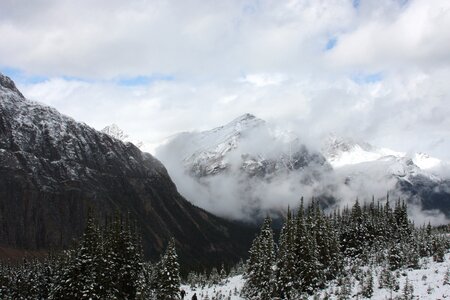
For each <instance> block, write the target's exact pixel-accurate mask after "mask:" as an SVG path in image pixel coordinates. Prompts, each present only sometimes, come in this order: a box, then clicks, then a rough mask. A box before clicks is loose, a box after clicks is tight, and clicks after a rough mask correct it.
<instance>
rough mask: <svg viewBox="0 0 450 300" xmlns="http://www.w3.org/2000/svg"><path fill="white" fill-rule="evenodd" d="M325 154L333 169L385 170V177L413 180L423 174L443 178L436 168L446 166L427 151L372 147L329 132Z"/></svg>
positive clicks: (430, 177) (434, 179)
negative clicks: (437, 173) (410, 153)
mask: <svg viewBox="0 0 450 300" xmlns="http://www.w3.org/2000/svg"><path fill="white" fill-rule="evenodd" d="M322 153H323V154H324V156H325V157H326V158H327V161H328V162H329V163H330V164H331V165H332V166H333V168H334V169H336V170H337V169H341V168H345V169H347V170H354V171H355V172H362V171H364V172H367V173H373V172H376V171H378V172H382V173H384V174H383V175H385V176H391V175H392V176H395V177H397V178H399V179H402V180H406V181H410V180H412V178H414V177H417V176H422V177H425V178H428V179H430V180H432V181H440V180H441V178H439V176H438V175H436V174H435V173H433V169H435V168H438V167H440V166H444V165H445V162H443V161H441V160H439V159H437V158H434V157H430V156H429V155H427V154H425V153H414V154H413V155H408V154H407V153H405V152H398V151H394V150H391V149H388V148H380V147H376V146H373V145H371V144H369V143H367V142H357V141H355V140H353V139H350V138H341V137H337V136H335V135H330V136H328V137H327V138H326V139H325V142H324V145H323V146H322Z"/></svg>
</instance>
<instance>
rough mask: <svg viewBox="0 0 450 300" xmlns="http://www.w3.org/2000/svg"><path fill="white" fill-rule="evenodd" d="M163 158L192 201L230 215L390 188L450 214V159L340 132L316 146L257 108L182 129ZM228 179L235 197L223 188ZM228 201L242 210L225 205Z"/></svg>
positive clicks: (382, 193) (161, 154)
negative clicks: (215, 123)
mask: <svg viewBox="0 0 450 300" xmlns="http://www.w3.org/2000/svg"><path fill="white" fill-rule="evenodd" d="M156 156H157V157H158V158H160V159H161V161H162V162H163V163H165V164H166V165H167V166H168V170H169V173H170V174H171V175H172V176H173V178H174V180H175V183H176V184H177V185H178V187H179V189H180V192H181V193H182V194H183V195H185V196H186V197H187V199H189V200H190V201H192V202H193V203H196V204H197V205H199V206H201V207H204V208H205V209H207V210H210V211H213V212H214V213H217V214H221V215H223V216H227V217H230V218H237V219H241V218H243V219H248V218H254V217H255V216H257V215H260V216H261V215H264V214H266V213H268V212H269V213H270V212H276V211H280V210H284V209H286V207H287V205H288V204H290V205H291V206H292V205H296V204H298V199H299V197H300V196H305V197H313V196H315V197H318V198H319V199H322V201H324V204H325V205H332V204H334V203H336V204H339V203H341V202H342V201H343V200H345V201H347V202H348V201H353V200H354V199H355V198H356V197H358V196H359V197H366V198H368V199H370V198H371V197H372V195H375V197H381V196H385V195H386V193H387V192H390V193H391V194H392V195H393V196H395V197H397V196H398V197H402V198H403V199H404V198H407V199H408V200H409V202H410V203H412V204H413V205H416V206H419V208H420V209H425V210H433V209H437V210H439V211H441V212H442V213H444V214H445V215H446V216H447V218H449V217H450V181H449V180H448V178H446V177H445V176H443V175H442V172H440V171H442V170H444V169H450V168H449V166H450V165H449V164H448V163H447V162H444V161H441V160H439V159H437V158H433V157H430V156H428V155H426V154H424V153H415V154H412V155H408V154H406V153H402V152H397V151H393V150H390V149H386V148H378V147H375V146H373V145H370V144H369V143H366V142H357V141H354V140H352V139H349V138H341V137H336V136H333V135H330V136H328V137H327V138H326V139H325V140H324V141H322V146H321V148H320V149H314V148H312V147H309V146H308V145H307V144H305V143H303V142H302V140H301V138H300V137H298V136H296V135H295V134H293V133H290V132H287V131H284V130H282V129H281V130H280V129H279V128H274V127H272V126H271V125H270V124H268V123H267V122H265V121H264V120H261V119H259V118H257V117H255V116H253V115H251V114H245V115H242V116H241V117H239V118H236V119H235V120H233V121H231V122H230V123H228V124H226V125H224V126H220V127H217V128H214V129H211V130H208V131H202V132H183V133H180V134H178V135H175V136H174V137H172V138H171V139H170V140H169V141H168V142H167V143H165V144H164V145H163V146H161V147H160V148H159V149H157V152H156ZM449 174H450V173H449ZM193 185H194V186H195V188H193V187H192V186H193ZM224 185H226V186H227V188H226V190H228V192H229V193H230V194H232V197H233V199H231V197H230V198H228V197H222V196H220V195H218V194H217V193H215V191H216V190H219V191H222V190H223V186H224ZM274 191H275V192H274ZM202 197H203V198H202ZM236 197H237V198H239V199H240V200H239V201H240V202H241V203H240V205H238V203H237V202H239V201H237V200H235V199H234V198H236ZM349 197H350V198H351V199H349ZM198 198H201V199H198ZM224 201H225V202H230V201H231V202H233V205H234V206H237V207H238V208H237V210H239V209H240V210H241V212H240V213H239V212H237V213H236V214H233V212H232V210H231V209H227V207H224V208H223V207H222V206H223V205H222V202H224ZM231 202H230V203H231ZM230 205H231V204H230ZM233 205H231V206H233Z"/></svg>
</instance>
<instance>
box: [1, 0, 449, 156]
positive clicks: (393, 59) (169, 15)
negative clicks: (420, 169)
mask: <svg viewBox="0 0 450 300" xmlns="http://www.w3.org/2000/svg"><path fill="white" fill-rule="evenodd" d="M0 39H1V42H0V71H1V72H2V73H4V74H6V75H9V76H10V77H12V79H13V80H15V81H16V83H17V84H18V85H19V87H20V89H21V90H22V91H23V93H24V94H25V95H26V96H27V97H28V98H30V99H33V100H38V101H40V102H43V103H46V104H49V105H51V106H54V107H56V108H57V109H59V110H60V111H61V112H63V113H65V114H68V115H70V116H72V117H74V118H75V119H77V120H79V121H83V122H86V123H87V124H89V125H91V126H93V127H95V128H97V129H101V128H103V127H104V126H106V125H109V124H111V123H116V124H118V125H119V127H121V128H123V129H124V130H125V131H127V132H128V133H129V134H130V135H131V136H133V137H135V138H137V139H140V140H142V141H145V142H147V143H148V144H150V145H151V147H154V146H156V145H157V144H158V143H160V142H161V141H162V140H163V139H164V138H165V137H167V136H170V135H172V134H174V133H177V132H179V131H185V130H195V129H198V130H201V129H209V128H212V127H214V126H218V125H221V124H224V123H226V122H228V121H230V120H231V119H233V118H235V117H237V116H239V115H241V114H243V113H247V112H248V113H252V114H255V115H256V116H258V117H260V118H262V119H265V120H268V121H272V122H278V123H280V124H281V125H282V126H285V127H286V128H289V129H293V130H296V131H299V132H303V133H304V134H305V135H309V136H317V137H319V136H321V135H323V134H326V133H329V132H334V133H336V134H338V135H344V136H349V137H353V138H359V139H364V140H367V141H369V142H372V143H374V144H376V145H379V146H386V147H390V148H393V149H396V150H399V151H406V152H408V151H424V152H427V153H430V154H431V155H434V156H437V157H440V158H443V159H447V160H450V151H449V149H450V117H449V116H450V1H448V0H432V1H430V0H423V1H421V0H416V1H406V0H373V1H371V0H368V1H365V0H359V1H358V0H354V1H351V0H342V1H341V0H326V1H319V0H314V1H313V0H310V1H307V0H300V1H280V0H274V1H265V0H259V1H258V0H255V1H209V0H202V1H200V0H199V1H195V0H193V1H191V0H183V1H163V0H161V1H144V0H139V1H134V0H130V1H123V0H98V1H92V0H89V1H87V0H86V1H83V0H78V1H73V0H32V1H25V0H23V1H20V0H1V1H0Z"/></svg>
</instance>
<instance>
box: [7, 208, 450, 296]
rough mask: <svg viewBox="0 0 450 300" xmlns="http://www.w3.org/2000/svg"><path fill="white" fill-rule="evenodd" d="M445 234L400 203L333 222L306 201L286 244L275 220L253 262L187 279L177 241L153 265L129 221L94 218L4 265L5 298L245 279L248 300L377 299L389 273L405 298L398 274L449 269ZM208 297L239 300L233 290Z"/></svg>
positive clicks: (291, 215) (289, 223) (142, 290)
mask: <svg viewBox="0 0 450 300" xmlns="http://www.w3.org/2000/svg"><path fill="white" fill-rule="evenodd" d="M445 230H446V228H445V227H441V228H435V227H432V226H431V225H429V224H428V225H421V226H418V225H417V224H413V223H412V222H411V221H410V220H409V219H408V213H407V206H406V204H405V202H402V201H400V200H398V201H395V202H394V203H391V202H390V201H389V199H388V200H387V201H383V202H375V201H372V202H370V203H365V204H362V205H361V204H360V203H359V201H358V200H356V202H355V203H354V204H353V206H352V207H349V208H345V209H343V210H335V211H333V212H332V213H325V212H324V210H322V209H321V208H320V206H319V202H317V201H314V200H313V201H312V202H311V203H310V204H308V205H307V206H306V207H305V206H304V204H303V199H302V200H301V204H300V206H299V207H298V209H295V210H289V209H288V212H287V215H286V218H285V220H284V224H283V226H282V228H281V231H280V232H279V234H277V235H278V239H277V240H278V241H276V238H275V235H276V234H274V230H273V229H272V221H271V219H270V217H267V218H266V219H265V220H264V222H263V224H262V226H261V229H260V232H259V233H258V234H257V236H256V237H255V239H254V240H253V243H252V246H251V248H250V249H249V253H248V259H247V260H246V261H245V262H242V260H241V262H240V263H238V264H237V265H235V266H233V267H231V268H230V267H224V266H223V265H222V266H217V267H214V268H212V269H209V270H205V271H204V272H197V271H192V272H190V273H189V274H187V275H186V276H183V277H184V278H181V277H180V265H179V262H178V257H177V253H176V246H175V241H174V240H173V239H171V240H170V241H168V244H167V248H166V251H165V253H164V254H163V255H162V256H161V258H160V259H159V260H158V261H156V262H150V261H146V260H145V259H144V256H143V250H142V243H141V241H140V235H139V233H138V230H137V229H136V227H135V224H134V223H133V222H132V221H131V220H130V219H129V218H123V217H121V216H118V215H116V216H115V217H114V218H112V220H110V222H109V223H107V224H106V225H103V226H99V225H98V222H97V221H96V220H95V218H94V217H92V214H90V215H89V218H88V222H87V225H86V228H85V231H84V234H83V236H82V238H81V241H80V242H79V244H78V245H77V246H76V247H74V248H73V249H70V250H67V251H64V252H62V253H54V254H52V255H49V256H48V257H46V258H44V259H34V260H30V259H24V260H23V261H22V262H20V263H12V262H3V263H2V264H1V267H0V298H1V299H180V290H181V289H182V288H183V287H182V284H183V285H184V286H188V287H190V288H192V289H193V290H195V289H196V288H197V289H201V288H202V287H203V288H204V287H205V286H212V285H217V284H220V283H221V282H222V281H224V280H225V281H227V280H228V279H227V278H230V277H233V276H236V275H241V276H242V281H243V283H242V285H243V286H242V288H241V289H240V290H239V291H238V290H237V289H236V290H235V291H234V293H233V295H238V296H239V297H241V298H243V299H254V300H256V299H261V300H264V299H306V298H308V297H311V296H314V295H316V293H317V292H318V291H320V290H321V289H324V288H325V287H326V286H327V285H328V284H329V283H330V282H334V283H335V284H336V286H337V288H336V289H335V291H334V294H327V293H325V296H324V298H326V299H350V297H351V291H350V290H351V285H352V283H351V278H354V277H356V278H358V282H359V287H358V290H359V294H358V296H359V297H361V299H365V298H368V299H370V298H371V297H372V295H373V293H374V290H375V289H376V287H375V286H374V278H373V277H374V272H372V271H371V270H373V269H374V268H381V269H380V270H381V271H380V272H379V274H378V276H379V278H377V281H378V282H379V285H380V287H385V288H389V289H391V290H397V291H398V290H399V289H400V286H399V283H398V279H397V277H398V275H397V276H396V275H395V274H397V273H398V272H399V271H401V270H404V269H415V268H419V267H420V260H421V258H424V257H431V258H432V259H433V260H434V261H435V262H442V261H443V260H444V257H445V255H446V253H447V252H448V251H449V245H450V244H449V239H448V236H447V235H446V233H445ZM447 230H448V228H447ZM396 272H397V273H396ZM449 275H450V272H448V274H447V277H448V276H449ZM352 276H353V277H352ZM447 281H449V282H448V284H450V280H449V279H448V278H447ZM402 294H403V295H406V296H404V298H402V299H416V298H414V297H413V294H414V293H413V289H412V285H409V286H408V283H407V284H406V285H405V287H404V291H402ZM408 295H410V297H409V298H408ZM203 296H204V298H203V299H232V298H231V291H230V293H229V295H221V294H219V293H216V294H213V295H211V297H212V298H209V295H208V294H206V295H203ZM227 297H228V298H227ZM327 297H328V298H327ZM200 299H202V298H200ZM239 299H240V298H239ZM314 299H316V298H314ZM319 299H320V298H319Z"/></svg>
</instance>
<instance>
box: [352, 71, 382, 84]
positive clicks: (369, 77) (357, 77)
mask: <svg viewBox="0 0 450 300" xmlns="http://www.w3.org/2000/svg"><path fill="white" fill-rule="evenodd" d="M351 79H352V80H353V81H354V82H356V83H357V84H370V83H376V82H380V81H381V80H383V73H381V72H378V73H370V74H367V73H357V74H353V75H352V76H351Z"/></svg>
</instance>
